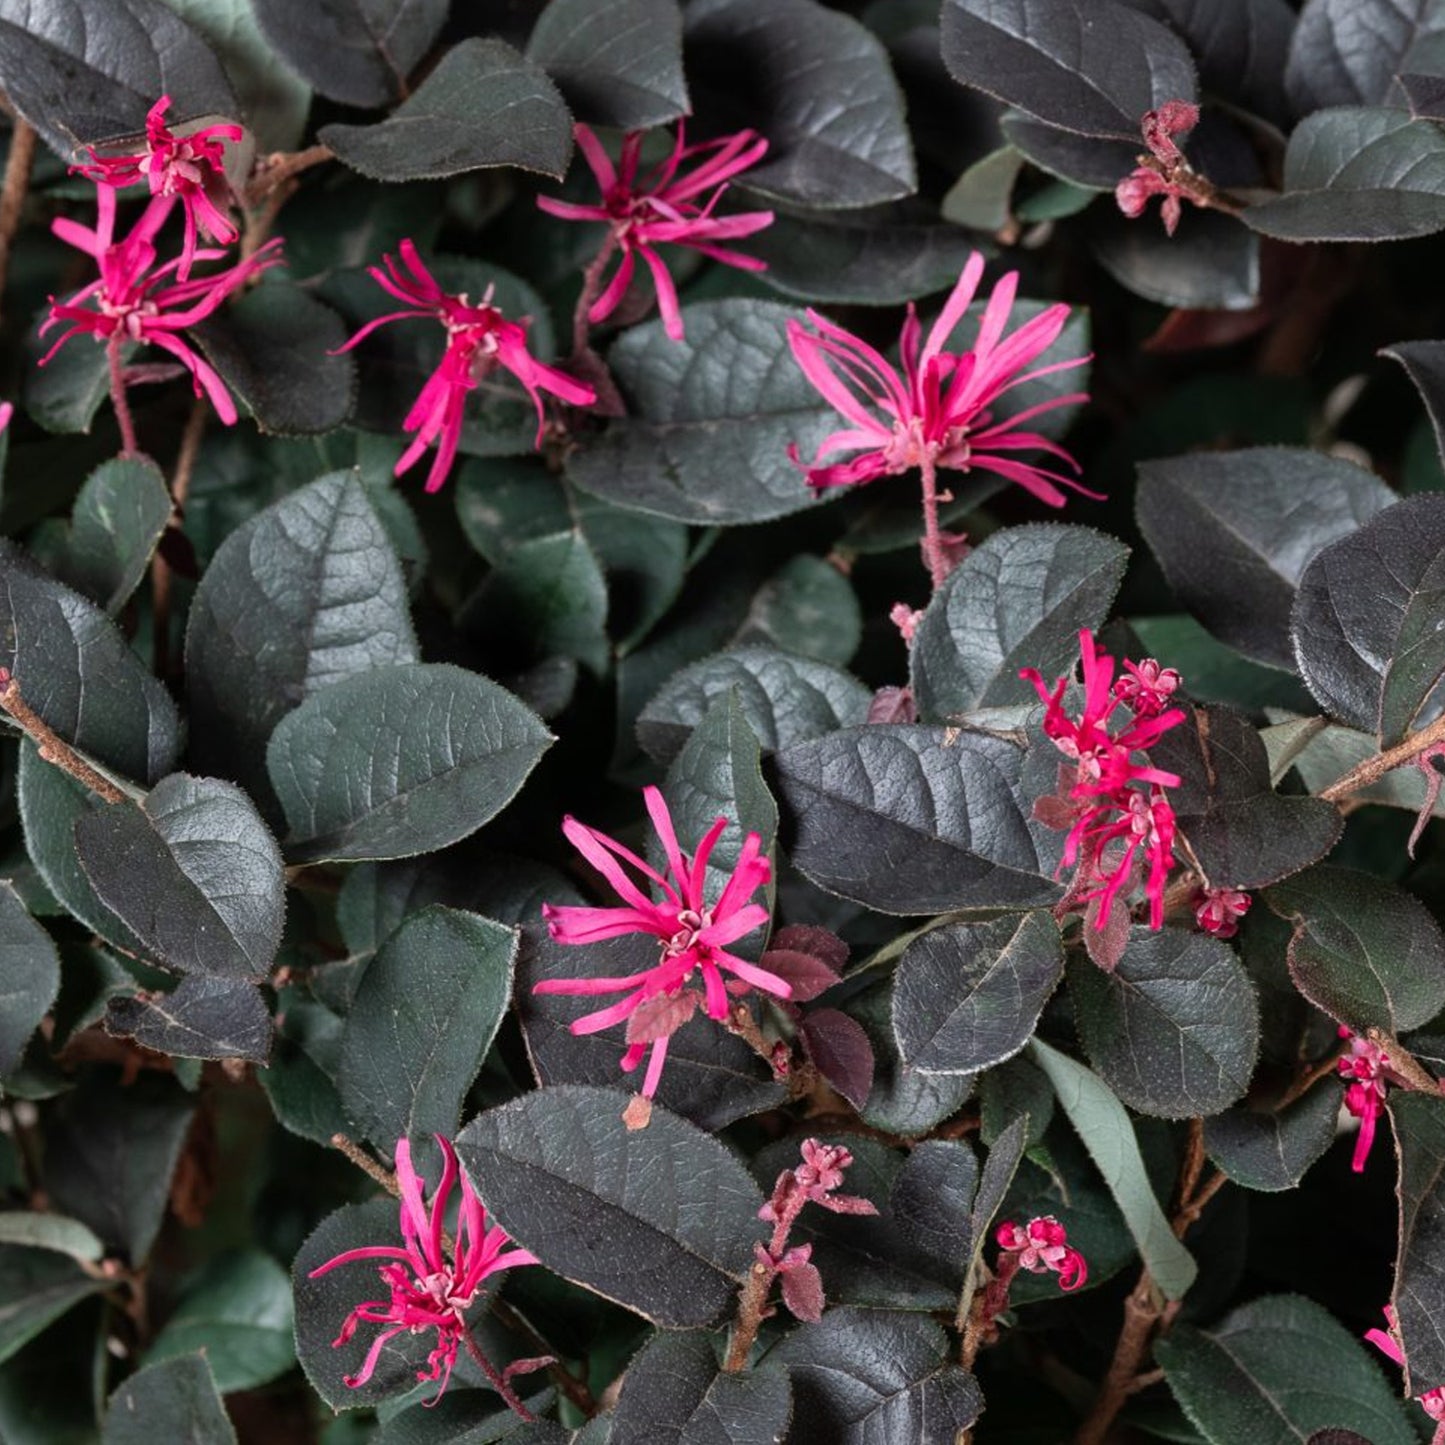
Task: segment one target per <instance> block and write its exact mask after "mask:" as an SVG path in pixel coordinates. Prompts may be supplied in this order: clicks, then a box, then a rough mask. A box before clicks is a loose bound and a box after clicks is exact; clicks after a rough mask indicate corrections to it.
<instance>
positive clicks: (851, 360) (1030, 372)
mask: <svg viewBox="0 0 1445 1445" xmlns="http://www.w3.org/2000/svg"><path fill="white" fill-rule="evenodd" d="M983 268H984V259H983V257H982V256H981V255H979V254H978V253H977V252H975V253H974V254H973V255H972V256H970V257H969V260H968V264H967V265H966V266H965V267H964V269H963V273H962V275H961V276H960V277H959V279H958V284H957V285H956V286H955V287H954V288H953V293H952V294H951V295H950V296H949V298H948V300H947V301H946V302H945V303H944V307H943V310H942V311H941V312H940V313H939V316H938V319H937V320H936V321H935V322H934V323H933V325H932V327H931V328H930V329H929V332H928V336H927V338H926V339H925V338H924V336H923V327H922V324H921V323H920V322H919V320H918V315H917V312H916V310H915V308H914V307H913V305H912V304H911V303H910V305H909V307H908V318H907V320H906V321H905V322H904V323H903V332H902V335H901V336H900V338H899V351H900V353H901V357H902V362H903V370H902V372H901V373H900V372H899V371H898V370H897V368H895V367H894V366H892V365H891V364H890V363H889V362H888V361H887V360H886V359H885V358H884V357H883V355H882V354H881V353H880V352H879V351H877V350H876V349H875V348H874V347H872V346H870V345H869V344H868V343H867V342H866V341H864V340H862V338H860V337H857V336H854V335H853V334H852V333H851V332H849V331H845V330H844V329H843V328H842V327H841V326H838V325H835V324H834V323H833V322H831V321H829V320H828V319H827V317H825V316H822V315H820V314H819V313H818V312H816V311H812V310H810V311H809V312H808V320H809V322H810V323H811V324H812V328H813V329H812V330H809V329H808V327H806V326H804V325H803V324H802V323H801V322H798V321H790V322H789V323H788V344H789V346H790V347H791V348H792V351H793V356H794V358H795V359H796V360H797V363H798V365H799V366H800V367H801V368H802V370H803V374H804V375H805V376H806V377H807V378H808V380H809V381H810V382H812V384H813V385H814V386H815V387H816V388H817V389H818V391H819V392H820V393H821V395H822V396H823V398H824V400H826V401H827V402H828V403H829V405H831V406H832V407H833V408H834V409H835V410H836V411H837V412H838V413H839V415H840V416H842V417H843V419H844V420H845V421H846V422H848V423H849V424H848V426H846V427H844V428H843V429H842V430H840V431H835V432H833V433H832V434H831V435H830V436H828V437H825V438H824V440H823V441H822V443H821V444H820V445H819V447H818V450H817V454H816V455H815V456H814V458H813V460H812V461H811V462H809V463H807V464H804V463H803V462H802V460H801V459H800V457H799V456H798V451H797V447H796V446H793V447H792V448H791V449H790V452H789V455H790V456H791V457H792V459H793V461H794V463H795V464H797V465H798V466H799V467H801V468H802V469H803V471H804V474H805V475H806V477H807V481H808V485H809V486H810V487H813V488H814V489H816V490H819V491H821V490H823V489H825V488H828V487H843V486H861V485H863V484H864V483H867V482H872V481H876V480H877V479H878V478H879V477H885V476H898V475H900V474H901V473H903V472H908V471H911V470H913V469H914V468H926V469H927V470H928V472H929V474H930V475H931V473H932V470H933V469H934V468H943V469H946V470H953V471H959V472H972V471H985V472H993V473H995V474H996V475H998V476H1001V477H1004V478H1005V479H1007V480H1008V481H1011V482H1017V483H1018V484H1019V485H1020V486H1022V487H1024V488H1026V489H1027V490H1028V491H1029V492H1031V493H1032V494H1033V495H1034V496H1036V497H1037V498H1039V500H1040V501H1043V502H1047V503H1048V504H1049V505H1050V506H1052V507H1061V506H1063V504H1064V500H1065V498H1064V493H1063V492H1062V491H1060V490H1059V488H1060V487H1061V486H1063V487H1069V488H1072V489H1073V490H1074V491H1077V492H1083V493H1084V495H1085V496H1097V495H1098V494H1097V493H1094V492H1089V491H1086V489H1085V488H1084V487H1082V486H1081V485H1080V484H1079V483H1078V481H1077V480H1075V477H1074V476H1070V475H1067V474H1066V473H1064V472H1060V471H1057V470H1050V469H1048V468H1046V467H1043V466H1040V465H1038V464H1036V463H1032V462H1028V461H1024V460H1021V459H1020V456H1019V455H1018V454H1019V453H1029V452H1043V453H1045V454H1047V455H1049V456H1052V457H1054V458H1055V459H1056V460H1057V461H1058V462H1059V463H1060V464H1061V465H1062V466H1064V467H1065V468H1067V470H1068V472H1072V473H1075V474H1077V473H1078V471H1079V465H1078V463H1077V462H1076V461H1075V460H1074V459H1073V457H1072V456H1070V454H1069V453H1068V452H1066V451H1065V450H1064V449H1063V448H1062V447H1060V446H1058V445H1057V444H1056V443H1054V442H1051V441H1049V440H1048V438H1046V437H1043V436H1041V435H1039V434H1038V433H1037V432H1033V431H1029V430H1027V429H1026V428H1025V426H1024V423H1026V422H1029V421H1032V420H1033V419H1034V418H1035V417H1038V416H1041V415H1043V414H1044V413H1045V412H1050V411H1054V410H1056V409H1057V408H1059V407H1063V406H1072V405H1075V404H1076V403H1078V402H1083V401H1087V400H1088V397H1087V394H1086V393H1084V392H1070V393H1068V394H1066V395H1062V396H1055V397H1050V398H1049V399H1048V400H1045V401H1040V402H1037V403H1036V404H1034V405H1033V406H1028V407H1025V408H1024V409H1023V410H1022V411H1019V412H1017V413H1016V414H1014V415H1013V416H1011V417H1008V418H1007V419H1005V420H1002V421H995V420H994V418H993V414H992V410H991V408H993V407H994V406H995V404H996V403H997V402H998V400H999V398H1000V397H1002V396H1003V395H1004V393H1005V392H1008V391H1011V390H1013V389H1014V388H1015V387H1018V386H1022V385H1023V384H1024V383H1025V382H1029V381H1035V380H1037V379H1038V378H1040V377H1044V376H1051V375H1053V374H1054V373H1056V372H1060V371H1068V370H1070V369H1071V368H1073V367H1077V366H1083V365H1084V364H1085V363H1086V362H1087V361H1088V360H1089V359H1090V358H1089V357H1087V356H1078V357H1072V358H1070V359H1068V360H1065V361H1055V362H1052V363H1050V364H1048V365H1044V366H1035V364H1034V363H1036V362H1037V361H1038V359H1039V358H1040V357H1041V356H1042V355H1043V353H1044V352H1046V351H1047V350H1048V349H1049V348H1050V347H1051V346H1052V345H1053V344H1054V342H1055V341H1057V340H1058V339H1059V334H1060V333H1061V332H1062V331H1063V329H1064V324H1065V323H1066V322H1067V321H1068V319H1069V308H1068V307H1067V306H1063V305H1058V306H1050V307H1048V308H1046V309H1045V310H1043V311H1041V312H1040V313H1039V314H1038V315H1037V316H1034V317H1032V318H1031V319H1030V320H1028V321H1026V322H1024V324H1023V325H1022V326H1020V327H1019V328H1018V330H1017V331H1015V332H1013V333H1012V334H1011V335H1006V334H1005V332H1006V330H1007V327H1008V321H1009V313H1010V312H1011V311H1012V309H1013V304H1014V298H1015V296H1016V294H1017V292H1018V273H1017V272H1016V271H1010V272H1008V273H1007V274H1006V275H1005V276H1003V277H1002V278H1001V279H1000V280H999V282H998V284H997V285H996V286H995V287H994V288H993V291H992V293H991V294H990V296H989V299H988V304H987V305H986V306H985V307H984V311H983V316H982V317H981V318H980V320H979V324H978V332H977V335H976V336H975V338H974V342H973V345H972V346H971V347H970V348H969V349H968V350H967V351H961V352H956V351H949V350H947V349H946V348H947V345H948V342H949V340H950V339H951V337H952V336H953V333H954V330H955V329H956V328H957V326H958V325H959V323H960V322H961V321H962V320H963V318H964V316H965V314H966V313H967V311H968V308H969V307H970V306H971V305H972V304H973V300H974V297H975V296H976V295H977V294H978V288H979V282H980V281H982V279H983ZM837 453H851V455H849V456H848V457H847V459H846V460H843V461H835V462H828V461H827V458H828V457H830V456H833V455H835V454H837Z"/></svg>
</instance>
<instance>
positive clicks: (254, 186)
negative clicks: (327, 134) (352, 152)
mask: <svg viewBox="0 0 1445 1445" xmlns="http://www.w3.org/2000/svg"><path fill="white" fill-rule="evenodd" d="M335 154H336V153H335V152H334V151H333V150H332V149H331V147H330V146H325V145H314V146H307V148H306V149H305V150H300V151H276V152H274V153H273V154H271V155H269V156H266V157H265V158H264V159H263V160H261V161H258V162H257V164H256V170H255V173H254V174H253V175H252V177H251V179H250V181H249V182H248V184H247V186H246V190H245V193H244V195H243V197H242V199H243V200H244V202H245V205H246V207H247V209H253V208H254V207H256V206H258V205H260V203H261V202H262V201H264V200H265V199H266V198H267V197H268V196H269V195H270V194H271V193H272V192H273V191H275V190H276V189H277V187H279V186H282V185H285V183H286V182H287V181H289V180H291V179H292V177H293V176H299V175H300V174H301V172H302V171H308V170H310V169H311V167H312V166H319V165H321V164H322V163H323V162H324V161H329V160H331V159H332V158H333V156H334V155H335Z"/></svg>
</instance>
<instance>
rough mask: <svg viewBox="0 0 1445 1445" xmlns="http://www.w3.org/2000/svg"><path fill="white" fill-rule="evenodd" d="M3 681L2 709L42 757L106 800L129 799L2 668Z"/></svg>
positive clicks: (111, 801)
mask: <svg viewBox="0 0 1445 1445" xmlns="http://www.w3.org/2000/svg"><path fill="white" fill-rule="evenodd" d="M0 681H3V682H4V684H5V686H4V691H3V692H0V709H3V710H4V711H5V712H7V713H9V714H10V716H11V717H12V718H14V719H15V721H16V722H17V723H19V725H20V727H21V729H22V730H23V731H24V732H25V734H26V736H27V737H29V738H30V739H31V740H32V741H33V742H34V743H35V746H36V747H37V748H38V749H39V751H40V756H41V757H42V758H43V759H44V760H45V761H46V762H47V763H52V764H54V766H55V767H57V768H59V769H60V770H61V772H63V773H69V774H70V776H71V777H72V778H74V779H75V781H76V782H78V783H80V784H81V785H82V786H84V787H87V788H89V789H90V791H91V792H92V793H95V794H97V795H98V796H99V797H102V798H104V799H105V801H106V802H107V803H123V802H125V794H124V793H122V792H121V790H120V789H119V788H117V787H116V785H115V784H114V783H112V782H111V781H110V779H109V778H105V777H102V776H101V775H100V774H99V773H98V772H96V770H95V769H94V768H93V767H91V766H90V764H89V763H88V762H86V761H85V759H84V758H82V757H80V755H79V754H78V753H76V751H75V750H74V749H73V748H72V747H71V746H70V744H69V743H67V742H65V741H64V740H63V739H62V738H60V737H59V736H58V735H57V734H56V732H55V730H54V729H53V728H52V727H51V726H50V725H49V724H48V723H47V722H46V721H45V720H44V719H43V718H42V717H41V716H40V715H39V714H38V713H36V712H35V711H34V710H33V709H32V708H31V706H30V704H29V703H27V702H26V701H25V699H24V698H23V697H21V696H20V684H19V683H18V682H16V681H15V679H14V678H13V677H11V676H9V674H8V673H6V672H4V671H3V669H0Z"/></svg>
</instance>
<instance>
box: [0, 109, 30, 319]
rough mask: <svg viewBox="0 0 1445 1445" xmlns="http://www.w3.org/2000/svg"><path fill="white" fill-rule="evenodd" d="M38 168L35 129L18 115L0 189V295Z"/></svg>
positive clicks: (12, 129) (12, 130)
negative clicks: (32, 175)
mask: <svg viewBox="0 0 1445 1445" xmlns="http://www.w3.org/2000/svg"><path fill="white" fill-rule="evenodd" d="M34 164H35V128H34V127H33V126H31V125H28V124H27V123H26V122H25V121H23V120H21V119H20V117H19V116H18V115H17V116H16V117H15V122H14V125H13V126H12V128H11V131H10V155H9V158H8V159H7V160H6V162H5V182H4V185H3V186H0V292H3V291H4V289H5V279H6V277H7V276H8V275H9V274H10V251H11V248H12V246H13V245H14V243H15V232H16V231H17V230H18V229H19V226H20V213H21V212H22V211H23V210H24V209H25V197H26V195H27V194H28V193H29V190H30V171H31V168H32V167H33V166H34Z"/></svg>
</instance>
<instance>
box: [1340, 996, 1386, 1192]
mask: <svg viewBox="0 0 1445 1445" xmlns="http://www.w3.org/2000/svg"><path fill="white" fill-rule="evenodd" d="M1340 1037H1341V1038H1342V1039H1348V1040H1349V1051H1348V1052H1347V1053H1345V1054H1344V1055H1343V1056H1342V1057H1341V1058H1340V1060H1339V1064H1338V1068H1339V1071H1340V1077H1341V1078H1342V1079H1348V1080H1349V1081H1350V1085H1349V1088H1347V1089H1346V1090H1345V1108H1346V1109H1348V1110H1349V1112H1350V1113H1351V1114H1353V1115H1354V1116H1355V1118H1357V1119H1358V1120H1359V1121H1360V1132H1359V1134H1358V1135H1357V1136H1356V1138H1355V1155H1354V1159H1353V1160H1352V1161H1351V1166H1350V1167H1351V1168H1352V1169H1353V1170H1354V1171H1355V1173H1356V1174H1362V1173H1363V1172H1364V1169H1365V1161H1366V1160H1367V1159H1368V1158H1369V1157H1370V1149H1371V1147H1372V1146H1373V1145H1374V1142H1375V1125H1376V1124H1377V1123H1378V1122H1379V1120H1380V1115H1381V1114H1383V1113H1384V1112H1385V1083H1386V1079H1385V1069H1386V1066H1387V1065H1388V1064H1389V1062H1390V1056H1389V1055H1388V1054H1387V1053H1386V1052H1385V1051H1384V1049H1382V1048H1381V1047H1380V1046H1379V1044H1377V1043H1374V1042H1373V1041H1372V1040H1370V1039H1367V1038H1362V1037H1361V1036H1360V1035H1359V1034H1356V1033H1352V1032H1351V1031H1350V1030H1349V1029H1347V1028H1346V1027H1345V1026H1344V1025H1343V1024H1341V1025H1340Z"/></svg>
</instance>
